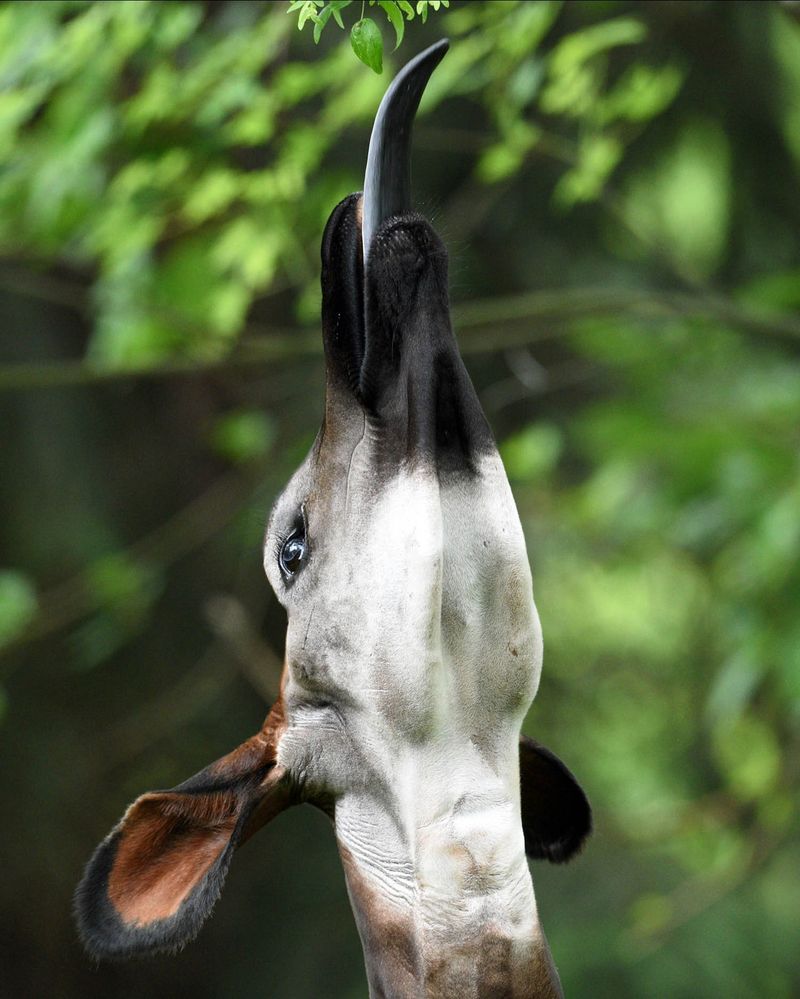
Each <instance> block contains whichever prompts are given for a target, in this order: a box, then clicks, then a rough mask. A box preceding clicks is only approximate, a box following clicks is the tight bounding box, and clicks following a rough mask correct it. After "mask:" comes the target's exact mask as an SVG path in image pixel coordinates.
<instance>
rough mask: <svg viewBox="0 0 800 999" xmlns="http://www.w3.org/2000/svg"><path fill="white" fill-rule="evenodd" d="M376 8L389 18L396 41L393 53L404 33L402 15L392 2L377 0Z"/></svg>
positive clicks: (389, 0) (404, 26) (391, 0)
mask: <svg viewBox="0 0 800 999" xmlns="http://www.w3.org/2000/svg"><path fill="white" fill-rule="evenodd" d="M378 6H379V7H380V8H381V9H382V10H383V12H384V13H385V14H386V16H387V17H388V18H389V20H390V21H391V24H392V27H393V28H394V34H395V39H396V41H395V46H394V47H395V51H397V49H398V47H399V45H400V42H402V40H403V35H404V34H405V31H406V22H405V21H404V20H403V15H402V14H401V13H400V8H399V7H398V6H397V4H396V3H394V2H393V0H378Z"/></svg>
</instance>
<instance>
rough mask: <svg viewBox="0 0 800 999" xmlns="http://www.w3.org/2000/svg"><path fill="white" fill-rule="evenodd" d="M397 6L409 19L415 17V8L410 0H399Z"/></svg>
mask: <svg viewBox="0 0 800 999" xmlns="http://www.w3.org/2000/svg"><path fill="white" fill-rule="evenodd" d="M397 6H398V7H399V8H400V10H402V12H403V13H404V14H405V15H406V17H407V18H408V20H409V21H411V20H412V19H413V17H414V8H413V7H412V6H411V4H410V3H409V2H408V0H397Z"/></svg>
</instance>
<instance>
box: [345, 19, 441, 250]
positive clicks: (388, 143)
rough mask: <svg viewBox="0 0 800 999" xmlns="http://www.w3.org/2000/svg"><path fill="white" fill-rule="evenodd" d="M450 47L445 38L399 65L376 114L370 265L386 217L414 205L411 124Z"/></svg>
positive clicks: (367, 179)
mask: <svg viewBox="0 0 800 999" xmlns="http://www.w3.org/2000/svg"><path fill="white" fill-rule="evenodd" d="M449 48H450V42H449V41H448V40H447V39H446V38H443V39H442V40H441V41H440V42H436V44H435V45H431V46H430V48H427V49H425V51H424V52H420V54H419V55H418V56H415V57H414V58H413V59H412V60H411V61H410V62H408V63H406V65H405V66H404V67H403V68H402V69H401V70H400V72H399V73H398V74H397V76H396V77H395V78H394V79H393V80H392V82H391V84H390V85H389V89H388V90H387V91H386V93H385V94H384V96H383V100H382V101H381V103H380V107H379V108H378V113H377V114H376V116H375V123H374V125H373V126H372V135H371V136H370V140H369V152H368V154H367V170H366V173H365V175H364V200H363V203H362V223H361V238H362V242H363V247H364V263H365V264H366V261H367V255H368V253H369V247H370V243H371V242H372V237H373V236H374V235H375V232H376V230H377V229H378V228H379V226H380V225H381V223H382V222H384V221H385V220H386V219H388V218H391V216H392V215H399V214H401V213H403V212H407V211H408V210H409V209H410V208H411V129H412V126H413V124H414V115H415V114H416V113H417V108H418V107H419V102H420V98H421V97H422V94H423V91H424V90H425V87H426V85H427V83H428V80H429V79H430V76H431V73H432V72H433V71H434V69H436V67H437V66H438V65H439V63H440V62H441V60H442V59H443V57H444V54H445V52H447V50H448V49H449Z"/></svg>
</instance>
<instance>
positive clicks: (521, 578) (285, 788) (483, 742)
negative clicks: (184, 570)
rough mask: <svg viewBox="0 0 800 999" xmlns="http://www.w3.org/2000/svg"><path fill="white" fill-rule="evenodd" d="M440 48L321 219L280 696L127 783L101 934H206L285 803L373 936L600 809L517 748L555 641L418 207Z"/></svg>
mask: <svg viewBox="0 0 800 999" xmlns="http://www.w3.org/2000/svg"><path fill="white" fill-rule="evenodd" d="M445 50H446V43H440V44H439V45H437V46H433V47H432V48H431V49H429V50H427V51H426V52H424V53H422V55H420V56H419V57H417V59H415V60H413V61H412V62H411V63H410V64H409V65H408V66H406V67H405V69H404V70H403V71H402V72H401V73H400V75H399V76H398V77H397V78H396V80H395V81H394V82H393V84H392V86H391V88H390V90H389V91H388V92H387V95H386V97H385V98H384V101H383V103H382V105H381V108H380V110H379V113H378V116H377V119H376V124H375V128H374V130H373V138H372V141H371V145H370V153H369V158H368V167H367V174H366V179H365V185H364V192H365V193H364V194H363V196H362V195H352V196H351V197H349V198H346V199H345V200H344V201H343V202H341V204H339V205H338V206H337V207H336V208H335V209H334V211H333V214H332V215H331V218H330V220H329V222H328V225H327V227H326V229H325V233H324V236H323V241H322V292H323V296H322V327H323V339H324V346H325V356H326V368H327V380H326V398H325V411H324V419H323V423H322V427H321V429H320V432H319V434H318V436H317V439H316V441H315V443H314V445H313V446H312V448H311V451H310V453H309V455H308V456H307V458H306V459H305V461H304V462H303V463H302V465H301V466H300V467H299V468H298V470H297V471H296V473H295V474H294V476H293V477H292V479H291V480H290V482H289V483H288V485H287V487H286V488H285V490H284V491H283V493H282V495H281V496H280V497H279V498H278V500H277V502H276V503H275V506H274V508H273V510H272V513H271V516H270V518H269V524H268V528H267V533H266V539H265V545H264V566H265V570H266V574H267V577H268V579H269V581H270V583H271V585H272V587H273V589H274V590H275V593H276V594H277V596H278V599H279V600H280V602H281V603H282V604H283V606H284V607H285V609H286V612H287V616H288V631H287V637H286V658H285V668H284V673H283V678H282V683H281V694H280V697H279V699H278V701H277V702H276V704H275V705H274V706H273V708H272V710H271V711H270V713H269V715H268V717H267V720H266V722H265V724H264V727H263V729H262V730H261V732H259V733H258V734H257V735H255V736H253V737H252V738H251V739H249V740H248V741H247V742H245V743H244V744H243V745H242V746H240V747H239V748H238V749H237V750H235V751H234V752H233V753H231V754H229V755H228V756H226V757H223V758H222V759H221V760H219V761H217V762H216V763H215V764H212V765H211V766H210V767H208V768H206V769H205V770H203V771H201V772H200V773H199V774H197V775H196V776H195V777H193V778H191V779H190V780H189V781H187V782H185V783H184V784H182V785H179V786H178V787H177V788H174V789H173V790H171V791H166V792H151V793H149V794H145V795H143V796H142V797H140V798H139V799H137V801H136V802H134V803H133V805H131V806H130V808H129V809H128V811H127V812H126V813H125V816H124V817H123V819H122V820H121V822H120V823H119V825H118V826H117V827H116V828H115V829H114V830H113V831H112V833H111V834H110V836H109V837H107V839H106V840H105V841H104V842H103V843H102V844H101V845H100V847H99V848H98V850H97V851H96V852H95V855H94V856H93V858H92V860H91V861H90V863H89V865H88V867H87V870H86V873H85V875H84V879H83V881H82V882H81V885H80V886H79V889H78V892H77V896H76V911H77V916H78V923H79V927H80V929H81V932H82V936H83V939H84V942H85V943H86V945H87V946H88V948H89V949H90V950H91V951H92V952H93V953H94V954H96V955H98V956H106V955H124V954H129V953H137V952H142V951H153V950H163V949H172V948H175V947H177V946H180V945H181V944H182V943H184V942H185V941H186V940H187V939H189V938H191V937H192V936H193V935H194V934H195V933H196V932H197V930H198V929H199V927H200V925H201V923H202V921H203V920H204V918H205V917H206V915H207V914H208V912H209V911H210V909H211V907H212V906H213V904H214V902H215V901H216V898H217V896H218V895H219V892H220V890H221V887H222V883H223V881H224V878H225V876H226V873H227V869H228V865H229V863H230V860H231V857H232V855H233V852H234V851H235V849H236V847H237V846H238V845H239V844H241V843H242V842H243V841H244V840H245V839H246V838H247V837H248V836H249V835H251V834H252V833H253V832H254V831H255V830H256V829H258V828H259V827H260V826H261V825H263V824H264V823H265V822H266V821H268V820H269V819H270V818H271V817H272V816H273V815H275V814H276V813H277V812H278V811H280V810H281V809H282V808H284V807H286V806H287V805H290V804H293V803H297V802H301V801H306V802H309V803H311V804H314V805H316V806H318V807H320V808H322V809H324V810H325V811H326V812H327V813H328V814H329V815H330V816H331V817H332V819H333V820H334V823H335V826H336V834H337V838H338V840H339V844H340V849H341V853H342V858H343V861H344V863H345V868H346V872H347V875H348V884H349V888H350V892H351V897H352V899H353V902H354V907H355V908H356V915H357V917H358V918H359V928H360V930H361V933H362V938H363V939H364V941H365V949H367V948H368V940H369V939H370V936H371V933H372V932H373V929H374V924H375V922H376V921H377V920H379V919H381V918H382V919H384V921H387V920H388V923H389V924H391V925H393V926H395V928H396V926H397V925H398V922H402V918H403V917H402V915H397V916H395V915H393V914H392V913H394V909H395V908H396V910H397V913H399V914H402V913H404V912H407V911H408V909H409V906H412V907H413V905H414V904H417V902H415V901H413V900H414V899H416V900H418V899H419V898H420V891H421V890H422V894H423V895H424V892H425V891H426V890H427V891H428V892H429V895H430V899H431V900H432V901H431V903H430V904H431V905H432V906H433V910H436V906H437V905H440V906H441V908H442V912H446V911H449V909H448V907H451V906H455V908H458V906H459V899H461V898H463V897H465V894H464V893H466V896H470V897H471V893H474V892H475V891H478V888H476V886H480V885H483V886H484V888H487V886H488V888H487V890H488V889H489V888H492V887H499V888H502V883H503V880H504V879H506V880H508V879H511V880H513V881H514V883H515V885H516V883H517V882H518V881H519V880H520V876H519V864H520V861H522V864H523V866H524V855H525V847H527V849H528V852H529V853H531V854H533V855H537V856H545V857H548V858H549V859H553V860H563V859H566V858H567V857H568V856H569V855H570V854H571V853H573V852H575V850H577V848H578V847H579V845H580V843H581V842H582V841H583V839H584V837H585V835H586V833H587V832H588V828H589V821H590V820H589V811H588V805H587V804H586V800H585V798H584V797H583V794H582V792H581V791H580V788H579V787H578V786H577V784H576V783H575V782H574V779H573V778H572V777H571V775H570V774H569V772H568V771H567V770H566V768H564V767H563V765H562V764H561V763H560V762H559V761H558V760H557V759H556V758H555V757H552V755H551V754H549V753H548V752H547V751H545V750H543V749H541V748H540V747H538V746H536V745H535V744H533V743H531V742H530V741H526V742H524V743H523V745H522V750H520V744H519V731H520V726H521V723H522V720H523V718H524V716H525V713H526V711H527V709H528V707H529V705H530V703H531V700H532V699H533V697H534V695H535V693H536V689H537V686H538V681H539V674H540V669H541V658H542V640H541V629H540V626H539V620H538V616H537V613H536V609H535V606H534V602H533V595H532V585H531V575H530V569H529V566H528V558H527V554H526V549H525V541H524V537H523V533H522V529H521V526H520V522H519V517H518V514H517V511H516V507H515V505H514V501H513V498H512V495H511V491H510V488H509V485H508V481H507V479H506V475H505V472H504V469H503V465H502V462H501V460H500V456H499V454H498V451H497V448H496V446H495V443H494V440H493V437H492V434H491V431H490V429H489V427H488V424H487V422H486V419H485V417H484V414H483V412H482V409H481V406H480V403H479V401H478V398H477V395H476V393H475V390H474V388H473V386H472V383H471V381H470V378H469V376H468V374H467V372H466V369H465V367H464V365H463V362H462V360H461V357H460V355H459V351H458V347H457V344H456V340H455V338H454V335H453V332H452V329H451V326H450V318H449V305H448V291H447V254H446V251H445V248H444V246H443V244H442V242H441V240H440V239H439V237H438V236H437V235H436V233H435V232H434V231H433V229H432V228H431V226H430V225H429V223H428V222H427V221H426V220H425V219H424V218H422V217H421V216H419V215H417V214H415V213H414V212H413V211H411V208H410V196H409V191H410V165H409V164H410V133H411V123H412V120H413V116H414V113H415V111H416V108H417V105H418V103H419V99H420V96H421V94H422V90H423V89H424V86H425V84H426V82H427V80H428V77H429V76H430V73H431V72H432V71H433V69H434V68H435V66H436V64H437V63H438V61H439V60H440V59H441V57H442V56H443V55H444V52H445ZM520 753H521V754H522V755H520ZM520 760H522V772H523V787H522V796H521V798H520ZM523 826H524V829H523ZM524 870H525V873H526V875H527V867H524ZM523 880H524V879H523ZM527 884H528V885H529V877H528V878H527ZM420 886H423V887H422V889H421V888H420ZM481 890H483V889H481ZM514 891H517V888H515V889H514ZM519 891H520V892H521V893H522V894H521V895H520V898H522V896H524V899H523V900H522V902H520V905H522V906H523V907H524V904H526V900H527V894H526V892H527V887H526V885H525V884H523V885H522V887H521V888H520V889H519ZM479 894H480V892H479ZM377 896H381V898H382V899H383V901H386V900H387V899H388V901H386V904H385V905H384V904H383V901H382V902H381V903H380V904H378V903H377V902H376V898H377ZM514 897H515V898H516V896H514ZM442 900H443V901H442ZM531 901H532V896H531ZM512 902H513V900H512ZM395 903H396V904H395ZM424 904H427V903H424ZM424 904H423V909H424ZM503 904H504V905H505V904H506V902H504V903H503ZM513 904H516V902H513ZM393 906H394V908H393ZM378 908H380V909H381V913H378V912H377V911H376V910H377V909H378ZM387 912H388V913H389V914H388V915H387ZM426 913H427V914H426ZM440 917H441V913H439V914H438V915H437V912H436V911H431V912H427V910H425V911H423V912H422V917H421V918H422V919H423V921H424V919H427V918H430V919H431V920H432V921H433V923H436V920H437V918H440ZM453 929H454V931H455V932H456V933H457V934H462V935H463V928H461V927H459V926H454V927H453ZM409 932H410V931H409ZM407 935H408V934H407ZM407 950H408V948H407ZM417 960H422V957H420V956H419V955H418V954H411V956H408V957H407V960H406V964H408V965H409V967H412V968H413V966H414V962H415V961H417ZM412 978H413V973H412Z"/></svg>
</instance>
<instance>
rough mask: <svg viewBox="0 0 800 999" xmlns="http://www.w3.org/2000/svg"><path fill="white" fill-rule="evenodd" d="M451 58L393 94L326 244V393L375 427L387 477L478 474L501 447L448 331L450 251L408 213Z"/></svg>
mask: <svg viewBox="0 0 800 999" xmlns="http://www.w3.org/2000/svg"><path fill="white" fill-rule="evenodd" d="M448 47H449V43H448V42H447V41H446V40H443V41H440V42H437V44H435V45H432V46H431V47H430V48H428V49H426V50H425V51H424V52H421V53H420V54H419V55H418V56H417V57H416V58H415V59H412V60H411V62H410V63H408V64H407V65H406V66H405V67H403V69H402V70H401V71H400V73H399V74H398V75H397V76H396V77H395V79H394V80H393V81H392V83H391V84H390V86H389V89H388V90H387V91H386V94H385V96H384V98H383V100H382V101H381V104H380V107H379V108H378V112H377V114H376V116H375V122H374V125H373V128H372V135H371V137H370V144H369V152H368V155H367V167H366V173H365V177H364V192H363V194H362V195H357V194H356V195H351V196H350V197H349V198H346V199H345V200H344V201H343V202H341V203H340V204H339V205H338V206H337V207H336V208H335V209H334V211H333V214H332V215H331V218H330V220H329V222H328V225H327V227H326V230H325V234H324V236H323V240H322V292H323V295H322V325H323V340H324V343H325V353H326V359H327V368H328V386H329V389H331V390H332V393H331V394H332V396H336V397H337V398H338V399H339V400H340V403H339V405H340V406H341V407H342V410H341V411H343V412H347V413H350V414H352V413H358V414H359V417H360V416H362V415H363V413H364V412H366V414H367V415H368V416H369V417H370V418H372V419H373V427H374V428H375V430H376V432H377V434H378V436H379V438H380V440H381V453H382V455H383V456H384V457H385V458H386V459H387V462H386V467H387V468H388V467H391V468H395V467H398V468H399V467H401V466H402V463H403V462H404V461H406V462H407V461H409V460H412V459H416V458H419V459H421V460H425V461H427V460H429V459H432V460H433V461H434V462H435V464H436V466H437V467H438V468H439V469H440V470H442V469H444V468H450V467H452V468H454V469H458V470H461V469H463V468H473V467H474V465H475V458H476V456H477V455H478V454H479V453H482V452H485V451H486V450H487V449H489V450H490V449H491V448H492V447H493V440H492V437H491V433H490V431H489V429H488V425H487V423H486V419H485V417H484V415H483V411H482V409H481V406H480V403H479V401H478V398H477V396H476V394H475V390H474V388H473V387H472V383H471V382H470V379H469V376H468V374H467V372H466V369H465V368H464V365H463V362H462V360H461V357H460V354H459V351H458V345H457V343H456V339H455V337H454V335H453V331H452V326H451V323H450V306H449V295H448V287H447V286H448V281H447V251H446V249H445V247H444V244H443V243H442V241H441V239H440V238H439V237H438V236H437V234H436V233H435V232H434V230H433V228H432V227H431V225H430V223H429V222H427V220H426V219H424V218H423V217H422V216H421V215H419V214H417V213H416V212H414V211H413V209H412V204H411V137H412V129H413V124H414V116H415V114H416V112H417V108H418V107H419V103H420V99H421V97H422V94H423V92H424V90H425V87H426V85H427V83H428V80H429V79H430V77H431V74H432V73H433V71H434V69H435V68H436V66H437V65H438V64H439V62H440V61H441V60H442V58H443V57H444V55H445V53H446V52H447V49H448ZM343 384H344V386H345V388H346V391H345V393H344V394H343V395H342V394H341V393H340V394H338V395H337V392H338V389H339V388H340V387H341V386H342V385H343ZM352 403H355V404H356V406H357V407H358V408H357V409H355V408H354V407H353V405H352Z"/></svg>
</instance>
